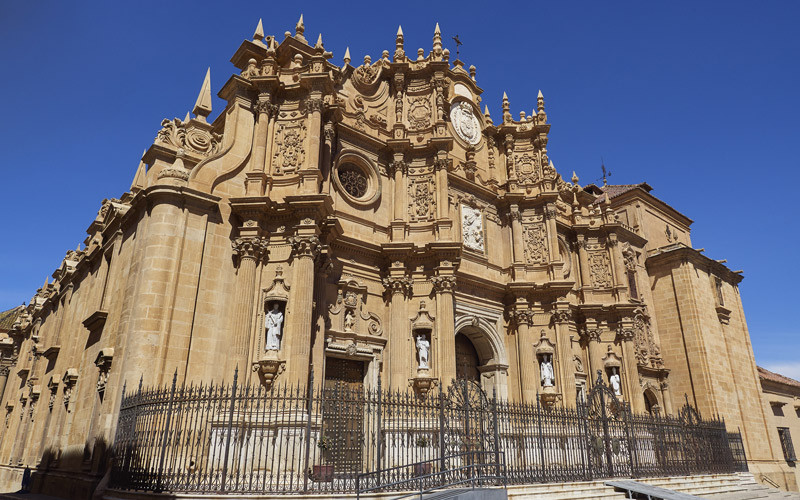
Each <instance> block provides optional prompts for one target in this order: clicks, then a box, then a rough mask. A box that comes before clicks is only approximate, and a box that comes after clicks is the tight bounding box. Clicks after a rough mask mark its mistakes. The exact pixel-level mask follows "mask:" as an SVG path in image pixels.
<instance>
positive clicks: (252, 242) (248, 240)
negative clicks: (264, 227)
mask: <svg viewBox="0 0 800 500" xmlns="http://www.w3.org/2000/svg"><path fill="white" fill-rule="evenodd" d="M267 243H268V241H267V238H266V237H264V236H246V237H242V238H236V239H235V240H233V241H231V247H232V248H233V255H234V256H236V257H238V258H239V262H241V261H242V259H253V260H255V261H256V262H257V261H259V260H260V259H262V258H264V257H266V256H267V252H268V250H267V246H268V245H267Z"/></svg>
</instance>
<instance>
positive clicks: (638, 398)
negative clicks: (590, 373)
mask: <svg viewBox="0 0 800 500" xmlns="http://www.w3.org/2000/svg"><path fill="white" fill-rule="evenodd" d="M620 340H621V343H622V364H623V366H624V367H625V372H626V373H625V375H626V376H625V378H626V379H627V383H626V384H625V385H626V388H627V390H628V393H627V394H626V395H625V396H626V397H625V399H627V400H628V402H629V403H630V404H631V409H632V410H633V411H634V412H637V413H642V412H644V394H643V393H642V387H641V385H639V368H638V366H637V363H636V352H635V348H634V345H633V330H629V329H625V330H622V331H620Z"/></svg>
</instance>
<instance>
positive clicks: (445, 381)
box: [431, 275, 456, 387]
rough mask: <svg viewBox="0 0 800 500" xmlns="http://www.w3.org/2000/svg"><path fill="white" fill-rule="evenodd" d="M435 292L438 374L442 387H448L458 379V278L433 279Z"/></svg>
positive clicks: (437, 277) (445, 276)
mask: <svg viewBox="0 0 800 500" xmlns="http://www.w3.org/2000/svg"><path fill="white" fill-rule="evenodd" d="M431 283H433V291H434V293H435V294H436V343H435V344H436V351H437V354H435V358H436V359H437V360H438V365H439V368H438V369H437V372H438V374H439V379H440V380H441V383H442V387H448V386H449V385H450V382H451V381H452V380H453V379H454V378H455V377H456V343H455V332H454V331H453V329H454V328H455V318H454V315H453V292H454V291H455V288H456V277H455V276H453V275H443V276H442V275H440V276H434V277H433V278H431Z"/></svg>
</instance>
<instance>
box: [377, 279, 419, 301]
mask: <svg viewBox="0 0 800 500" xmlns="http://www.w3.org/2000/svg"><path fill="white" fill-rule="evenodd" d="M412 285H413V282H412V281H411V279H410V278H407V277H405V276H402V277H398V276H389V277H387V278H383V286H384V287H385V288H386V291H387V292H390V293H391V295H398V294H399V295H404V296H405V295H411V289H412Z"/></svg>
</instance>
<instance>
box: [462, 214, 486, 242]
mask: <svg viewBox="0 0 800 500" xmlns="http://www.w3.org/2000/svg"><path fill="white" fill-rule="evenodd" d="M461 237H462V240H463V242H464V246H465V247H466V248H469V249H470V250H475V251H477V252H483V251H484V250H485V249H486V246H485V243H484V235H483V213H482V212H481V210H480V209H479V208H474V207H471V206H469V205H464V204H462V205H461Z"/></svg>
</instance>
